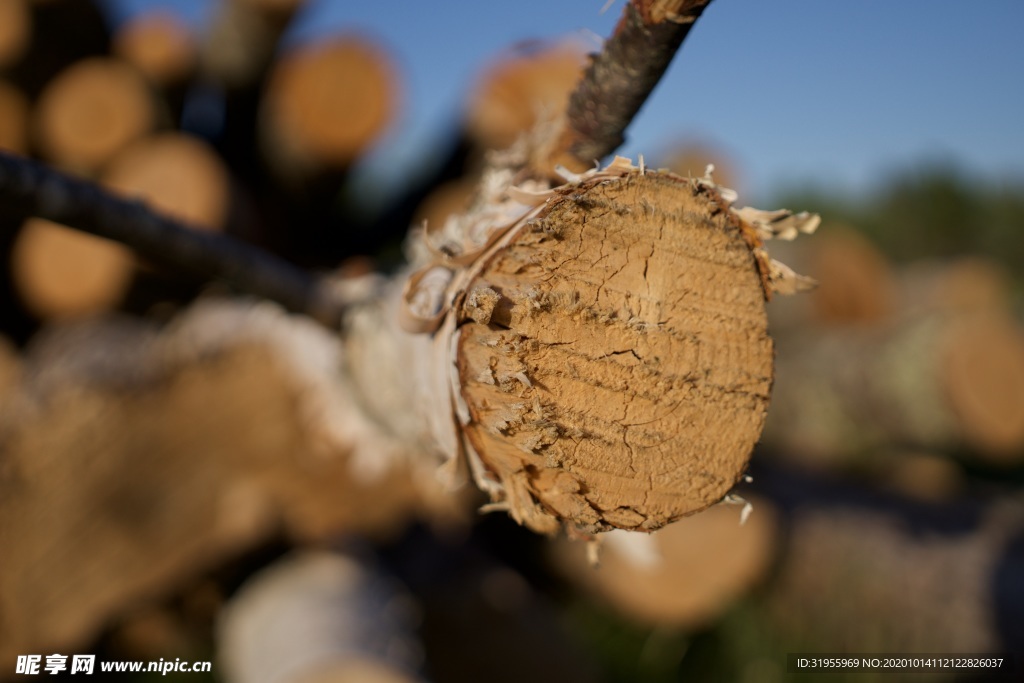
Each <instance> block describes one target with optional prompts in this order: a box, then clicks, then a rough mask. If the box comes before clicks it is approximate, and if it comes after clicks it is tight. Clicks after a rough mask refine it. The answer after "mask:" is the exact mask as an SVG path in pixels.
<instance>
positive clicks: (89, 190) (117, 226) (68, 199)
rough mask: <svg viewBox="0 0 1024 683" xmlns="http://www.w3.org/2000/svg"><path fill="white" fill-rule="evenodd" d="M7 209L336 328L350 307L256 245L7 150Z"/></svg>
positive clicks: (1, 171)
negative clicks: (104, 240) (226, 285)
mask: <svg viewBox="0 0 1024 683" xmlns="http://www.w3.org/2000/svg"><path fill="white" fill-rule="evenodd" d="M0 206H3V207H5V208H7V209H11V210H14V211H17V212H21V213H23V214H25V215H31V216H38V217H39V218H45V219H48V220H51V221H54V222H57V223H61V224H63V225H67V226H69V227H72V228H75V229H77V230H82V231H84V232H88V233H92V234H93V235H98V236H99V237H105V238H107V239H111V240H114V241H117V242H120V243H122V244H125V245H127V246H129V247H131V248H132V249H134V250H135V251H136V252H137V253H138V254H139V255H140V256H142V257H143V258H145V259H147V260H150V261H153V262H155V263H158V264H160V265H163V266H166V267H168V268H171V269H173V270H174V271H176V272H180V273H183V274H191V275H194V276H198V277H200V278H203V279H211V280H212V279H223V280H225V281H227V282H229V283H230V284H232V285H234V286H236V287H237V288H238V289H240V290H242V291H244V292H247V293H249V294H254V295H257V296H261V297H264V298H267V299H271V300H273V301H276V302H278V303H280V304H281V305H283V306H284V307H285V308H287V309H289V310H291V311H294V312H297V313H303V314H305V315H308V316H310V317H311V318H313V319H315V320H317V321H319V322H321V323H323V324H325V325H327V326H329V327H331V328H335V329H336V328H337V327H338V324H339V323H340V320H341V313H342V308H343V303H342V302H341V301H340V300H339V299H338V297H337V296H335V295H334V294H332V292H331V290H330V288H329V287H328V285H327V283H326V282H324V281H323V280H321V279H319V278H317V277H315V276H313V275H311V274H309V273H307V272H305V271H303V270H301V269H299V268H296V267H295V266H293V265H291V264H290V263H287V262H285V261H282V260H280V259H278V258H277V257H275V256H273V255H272V254H269V253H267V252H265V251H263V250H261V249H259V248H257V247H254V246H251V245H248V244H245V243H243V242H240V241H238V240H235V239H232V238H230V237H227V236H225V235H220V234H216V233H209V232H202V231H200V230H197V229H191V228H189V227H188V226H186V225H185V224H183V223H180V222H178V221H175V220H172V219H170V218H167V217H166V216H163V215H161V214H159V213H157V212H155V211H153V210H152V209H151V208H149V207H148V206H146V205H145V204H144V203H142V202H140V201H133V200H127V199H122V198H120V197H116V196H114V195H112V194H110V193H109V192H107V191H106V190H104V189H102V188H101V187H99V186H97V185H95V184H94V183H91V182H88V181H85V180H80V179H76V178H72V177H70V176H68V175H65V174H63V173H60V172H58V171H55V170H53V169H51V168H48V167H47V166H45V165H43V164H39V163H36V162H34V161H30V160H28V159H24V158H21V157H17V156H14V155H11V154H5V153H2V152H0Z"/></svg>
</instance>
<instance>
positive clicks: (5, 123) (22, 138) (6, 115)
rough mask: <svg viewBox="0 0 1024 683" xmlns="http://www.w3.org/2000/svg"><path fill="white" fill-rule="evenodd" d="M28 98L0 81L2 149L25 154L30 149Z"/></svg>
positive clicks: (0, 135) (0, 134)
mask: <svg viewBox="0 0 1024 683" xmlns="http://www.w3.org/2000/svg"><path fill="white" fill-rule="evenodd" d="M28 122H29V103H28V98H27V97H25V95H24V94H23V93H22V92H21V90H19V89H17V88H16V87H14V86H13V85H11V84H10V83H7V82H6V81H3V80H0V149H2V150H5V151H7V152H14V153H15V154H24V153H25V152H26V151H27V149H28Z"/></svg>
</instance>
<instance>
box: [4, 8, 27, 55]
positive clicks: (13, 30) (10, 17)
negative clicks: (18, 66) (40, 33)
mask: <svg viewBox="0 0 1024 683" xmlns="http://www.w3.org/2000/svg"><path fill="white" fill-rule="evenodd" d="M31 37H32V16H31V13H30V11H29V8H28V2H26V0H0V67H5V66H8V65H10V64H13V63H14V62H15V61H17V59H18V58H19V57H21V56H22V54H23V53H24V52H25V48H27V47H28V44H29V41H30V40H31Z"/></svg>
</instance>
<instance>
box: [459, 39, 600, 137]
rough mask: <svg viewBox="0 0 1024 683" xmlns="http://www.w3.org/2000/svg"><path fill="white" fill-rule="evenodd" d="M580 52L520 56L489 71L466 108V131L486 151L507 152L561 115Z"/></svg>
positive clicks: (567, 47) (558, 48) (554, 49)
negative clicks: (519, 139)
mask: <svg viewBox="0 0 1024 683" xmlns="http://www.w3.org/2000/svg"><path fill="white" fill-rule="evenodd" d="M585 61H586V60H585V57H584V51H583V49H582V46H579V45H572V44H562V45H554V46H551V47H547V48H545V49H541V50H534V51H530V52H523V53H520V54H515V55H512V56H510V57H507V58H505V59H503V60H502V61H500V62H498V63H496V64H494V65H493V66H491V67H490V68H489V69H488V70H487V71H486V72H485V73H484V74H483V76H482V77H481V78H480V82H479V83H478V84H477V86H476V88H475V89H474V91H473V93H472V96H471V97H470V100H469V102H468V104H467V112H466V127H467V130H468V132H469V134H470V136H471V137H472V138H473V139H474V140H475V141H476V142H477V144H478V145H480V146H481V147H483V148H485V149H505V148H507V147H509V146H510V145H512V143H514V142H515V141H516V140H517V139H518V138H519V137H520V136H522V135H524V134H525V133H527V132H528V131H529V130H531V129H532V128H533V127H534V125H535V124H536V123H537V122H538V121H544V120H553V119H554V118H555V115H556V114H558V113H559V112H562V111H565V107H566V105H567V104H568V102H569V93H571V92H572V89H573V88H574V87H575V85H576V83H577V82H578V81H579V78H580V73H581V72H582V70H583V67H584V65H585Z"/></svg>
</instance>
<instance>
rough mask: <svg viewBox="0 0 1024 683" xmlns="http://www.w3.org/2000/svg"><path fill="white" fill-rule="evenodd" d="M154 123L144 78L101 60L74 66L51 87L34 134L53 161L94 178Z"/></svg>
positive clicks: (111, 61) (115, 62) (119, 64)
mask: <svg viewBox="0 0 1024 683" xmlns="http://www.w3.org/2000/svg"><path fill="white" fill-rule="evenodd" d="M156 120H157V110H156V107H155V105H154V103H153V99H152V97H151V93H150V91H149V87H148V86H147V84H146V81H145V79H144V78H143V77H142V76H141V75H140V74H139V73H138V72H137V71H136V70H135V69H134V68H133V67H131V66H129V65H127V64H125V63H123V62H120V61H118V60H114V59H108V58H99V57H97V58H92V59H87V60H83V61H81V62H78V63H76V64H74V65H73V66H71V67H69V68H68V69H67V70H65V71H64V72H62V73H61V74H60V75H59V76H58V77H57V78H56V79H54V81H53V82H52V83H50V84H49V85H48V86H47V88H46V90H45V91H44V92H43V94H42V97H41V100H40V102H39V105H38V110H37V112H36V120H35V124H36V130H35V133H36V137H37V141H38V144H39V145H40V147H41V148H42V150H43V151H44V153H45V155H46V157H47V158H48V159H49V160H51V161H52V162H54V163H55V164H57V165H58V166H61V167H63V168H67V169H70V170H73V171H76V172H80V173H86V174H90V173H93V172H94V171H95V170H96V169H97V168H99V166H101V165H102V164H103V163H104V162H105V161H107V160H108V159H110V157H112V156H113V155H114V154H116V153H117V152H118V151H119V150H121V149H123V148H124V147H125V146H127V145H128V144H129V143H130V142H132V141H133V140H135V139H137V138H139V137H141V136H142V135H144V134H145V133H146V132H148V131H149V130H151V129H152V128H153V127H154V126H155V125H156Z"/></svg>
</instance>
